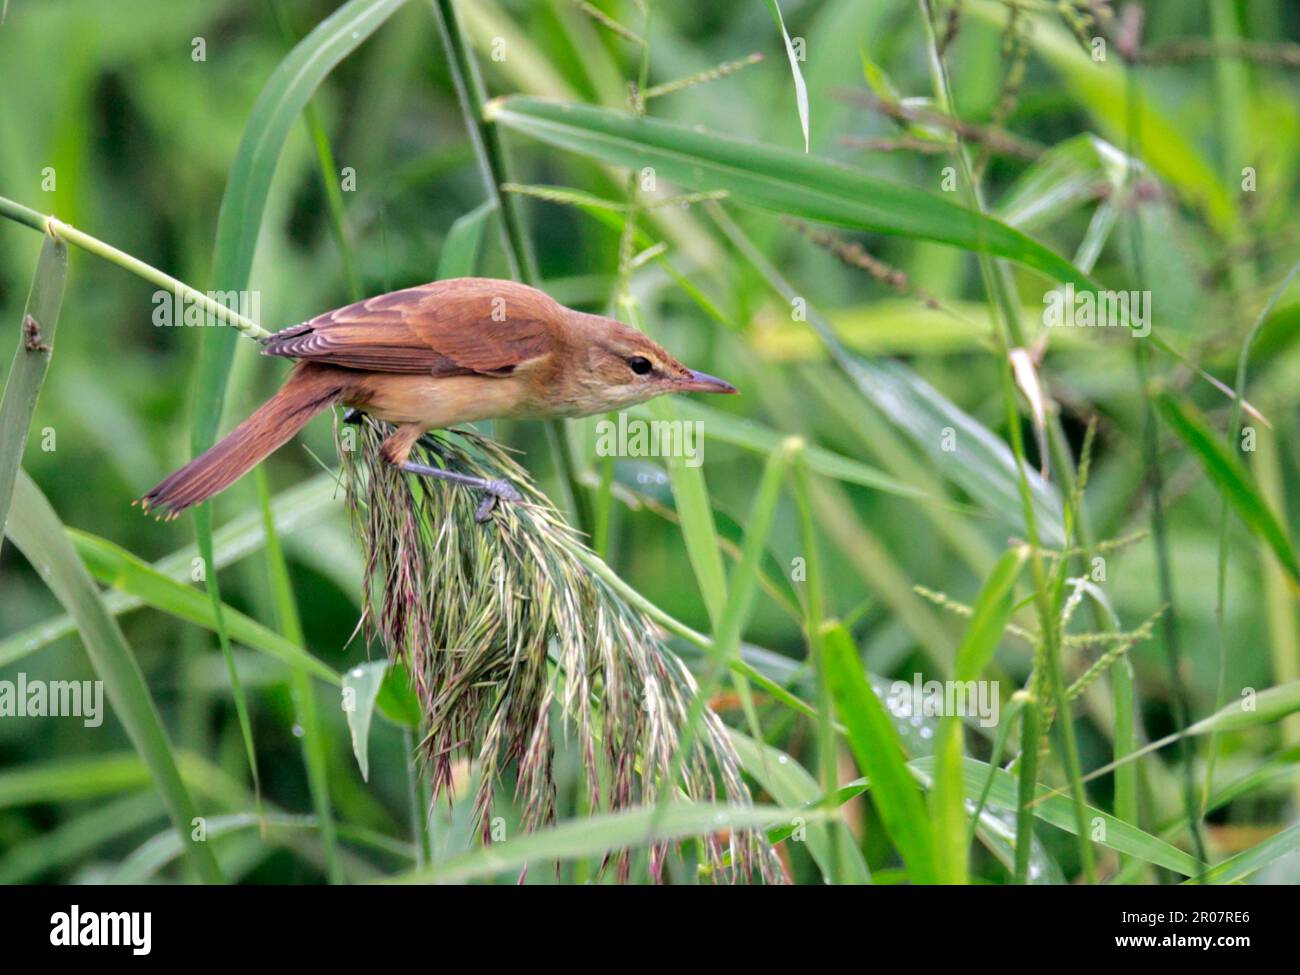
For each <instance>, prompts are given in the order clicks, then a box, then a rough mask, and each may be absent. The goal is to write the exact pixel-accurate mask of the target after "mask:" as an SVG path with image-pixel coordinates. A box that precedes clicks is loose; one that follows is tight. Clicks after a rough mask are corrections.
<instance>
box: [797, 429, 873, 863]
mask: <svg viewBox="0 0 1300 975" xmlns="http://www.w3.org/2000/svg"><path fill="white" fill-rule="evenodd" d="M792 480H793V482H794V496H795V503H796V505H797V507H798V509H799V539H800V543H801V545H802V547H803V554H804V568H805V570H806V571H805V573H804V597H803V605H804V621H803V629H804V640H805V641H806V643H807V646H808V659H809V660H810V661H811V662H812V666H813V671H814V673H815V674H816V678H817V716H816V718H815V721H816V724H817V764H818V765H819V766H820V772H821V787H822V792H823V794H824V795H827V796H831V795H834V794H835V791H836V789H837V788H838V786H839V742H838V739H837V738H836V732H837V730H838V729H837V728H836V727H835V699H834V697H833V696H832V695H831V685H830V678H829V677H828V676H827V672H826V640H825V633H824V631H823V623H824V620H825V618H826V590H825V588H824V586H823V583H822V568H821V552H820V548H819V546H818V543H817V526H816V518H815V515H814V513H813V500H812V489H811V486H810V482H809V478H808V465H807V463H806V462H805V457H804V453H803V450H802V447H801V449H800V451H799V454H798V455H797V456H796V457H795V463H794V471H793V478H792ZM828 833H829V840H830V846H831V850H830V859H831V872H830V873H829V874H826V873H825V869H824V868H823V874H824V876H825V879H826V882H827V883H831V884H842V883H844V882H845V880H846V874H845V867H846V866H852V860H853V857H854V856H860V855H861V854H860V851H859V850H858V849H857V843H856V842H855V841H854V838H853V836H852V834H851V833H849V832H848V830H847V829H844V828H843V826H842V824H841V823H839V822H833V823H831V824H830V826H829V828H828ZM850 849H851V850H852V854H850V855H849V860H848V861H847V862H846V860H845V855H846V851H847V850H850ZM848 879H851V878H848Z"/></svg>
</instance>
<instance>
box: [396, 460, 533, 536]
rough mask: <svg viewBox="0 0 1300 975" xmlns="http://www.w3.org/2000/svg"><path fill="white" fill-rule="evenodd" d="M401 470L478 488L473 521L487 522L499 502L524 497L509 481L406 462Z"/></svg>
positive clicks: (518, 499)
mask: <svg viewBox="0 0 1300 975" xmlns="http://www.w3.org/2000/svg"><path fill="white" fill-rule="evenodd" d="M399 466H400V467H401V469H402V470H404V471H406V472H408V473H410V474H419V475H420V476H421V477H432V478H436V479H437V480H440V481H450V482H451V483H453V484H463V485H465V486H466V487H472V488H478V489H479V490H480V491H482V492H483V501H482V502H481V503H480V504H479V506H478V510H477V511H475V512H474V520H475V521H480V522H481V521H487V520H488V516H489V515H490V514H491V513H492V509H493V508H494V507H495V506H496V503H497V501H498V499H499V500H502V501H522V500H524V496H523V495H522V494H520V493H519V491H518V490H517V489H516V488H515V486H514V485H513V484H511V483H510V482H509V481H503V480H499V479H492V480H489V479H488V478H486V477H474V476H473V475H471V474H461V473H459V472H457V471H447V470H443V469H442V468H441V467H427V466H425V465H424V464H416V463H413V462H411V461H407V462H406V463H404V464H401V465H399Z"/></svg>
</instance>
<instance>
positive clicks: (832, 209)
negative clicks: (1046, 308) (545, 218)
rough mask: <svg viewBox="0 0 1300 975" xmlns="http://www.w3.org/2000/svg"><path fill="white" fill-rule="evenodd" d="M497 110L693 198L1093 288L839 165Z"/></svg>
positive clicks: (506, 104) (967, 216)
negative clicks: (959, 253) (983, 256)
mask: <svg viewBox="0 0 1300 975" xmlns="http://www.w3.org/2000/svg"><path fill="white" fill-rule="evenodd" d="M487 108H488V114H489V116H490V117H491V118H492V119H494V120H495V121H496V122H498V123H499V124H501V125H505V126H506V127H508V128H511V129H515V130H517V131H520V132H523V133H526V134H527V135H530V136H532V137H534V138H536V139H539V140H541V141H542V142H545V143H548V144H550V145H554V146H559V147H561V148H564V149H568V150H570V151H572V152H576V153H579V154H581V155H585V156H589V157H592V158H595V159H599V160H600V161H602V162H606V163H610V164H613V165H617V166H628V167H632V168H635V169H637V170H642V169H644V168H646V167H651V168H653V169H654V171H655V173H656V175H657V176H658V177H659V178H660V179H665V180H669V181H670V182H673V183H676V184H678V185H680V186H683V187H686V188H688V189H691V190H696V191H699V192H713V191H718V190H722V191H726V192H727V193H728V194H729V196H730V197H731V198H732V199H734V200H736V201H737V202H740V203H745V204H749V205H752V206H758V207H762V208H764V209H769V210H775V211H777V212H779V213H784V214H788V215H790V216H797V217H803V218H805V219H808V220H818V221H822V222H825V223H830V224H835V225H837V226H842V227H852V228H854V229H857V230H867V231H871V232H873V233H883V234H893V235H897V236H901V237H910V238H915V239H919V240H930V241H934V242H936V243H942V244H950V245H953V246H955V247H961V248H965V249H967V250H983V249H987V250H988V251H989V252H990V253H992V254H995V255H997V256H999V257H1005V258H1008V259H1010V260H1013V261H1017V262H1019V263H1021V264H1023V265H1025V266H1026V267H1030V268H1034V269H1035V270H1038V271H1041V272H1042V273H1044V274H1046V275H1048V276H1049V277H1052V278H1056V279H1058V280H1061V281H1074V282H1075V283H1076V284H1081V285H1084V286H1085V287H1086V286H1087V285H1086V284H1085V282H1086V281H1087V277H1086V275H1083V274H1082V273H1081V272H1079V271H1078V269H1077V268H1075V267H1074V266H1073V265H1072V264H1071V263H1070V262H1069V261H1067V260H1066V259H1065V258H1063V257H1061V256H1060V255H1059V254H1055V253H1053V252H1052V251H1050V250H1049V249H1048V248H1046V247H1044V246H1043V245H1042V244H1039V243H1038V242H1036V241H1034V240H1032V239H1031V238H1029V237H1027V236H1025V235H1024V234H1023V233H1021V232H1020V231H1018V230H1015V229H1013V228H1011V227H1008V226H1007V225H1006V224H1004V223H1001V222H999V221H997V220H994V219H993V218H991V217H987V216H984V215H982V214H978V213H974V212H972V211H970V210H967V209H966V208H964V207H961V206H958V205H957V204H955V203H952V202H951V201H949V200H946V199H944V198H942V197H940V196H936V195H934V194H931V193H927V192H925V191H923V190H918V189H915V188H913V187H910V186H905V185H901V184H897V183H891V182H888V181H886V180H882V179H880V178H878V177H876V176H872V175H871V174H869V173H866V172H864V171H862V170H857V169H853V168H850V167H848V166H844V165H841V164H839V163H835V162H831V161H829V160H825V159H820V158H816V157H811V156H805V155H804V154H802V153H799V152H794V151H791V150H788V149H781V148H777V147H774V146H768V145H763V144H760V143H755V142H750V141H748V140H744V139H738V138H735V137H732V136H727V135H722V134H720V133H717V132H701V131H696V130H695V129H693V128H691V127H689V126H686V125H680V124H677V123H673V122H664V121H659V120H657V119H637V118H634V117H632V116H629V115H627V114H625V113H621V112H612V111H609V110H607V109H602V108H596V107H594V106H590V105H578V104H568V103H563V102H555V101H548V100H545V99H539V98H530V97H527V96H512V97H509V98H501V99H497V100H496V101H493V102H491V103H489V105H488V106H487Z"/></svg>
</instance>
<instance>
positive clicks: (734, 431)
mask: <svg viewBox="0 0 1300 975" xmlns="http://www.w3.org/2000/svg"><path fill="white" fill-rule="evenodd" d="M629 412H630V413H632V414H633V415H634V416H646V417H649V416H650V415H651V414H650V411H649V408H648V407H647V406H638V407H634V408H633V409H632V410H630V411H629ZM677 415H678V416H679V417H681V418H682V419H684V420H687V421H688V422H689V421H694V420H699V421H702V422H703V423H704V436H705V437H706V438H707V439H709V440H716V441H718V442H719V443H725V444H730V445H731V446H733V447H740V448H742V449H744V450H748V451H750V452H752V453H755V454H762V455H764V456H766V455H767V454H770V453H772V452H773V451H775V450H779V449H780V448H781V444H782V443H783V442H784V441H785V440H786V434H784V433H781V432H780V431H777V430H773V429H771V428H770V427H766V426H764V425H763V424H761V423H755V422H754V421H753V420H747V419H745V418H744V417H739V416H733V415H732V414H730V413H724V412H723V411H722V410H719V409H715V408H714V407H711V406H702V405H700V404H699V403H693V402H690V401H688V400H682V401H681V402H679V403H678V404H677ZM803 453H804V459H805V461H806V462H807V464H808V469H809V470H810V471H812V472H814V473H816V474H821V475H823V476H825V477H830V478H834V479H835V480H837V481H843V482H845V483H846V484H859V485H861V486H862V487H868V488H873V489H875V490H877V491H884V492H886V493H887V494H896V495H898V496H899V497H904V498H917V499H928V500H931V501H934V502H936V503H946V502H944V501H943V499H942V498H935V497H932V496H930V495H928V494H926V492H924V491H922V490H921V489H919V488H914V487H912V486H910V485H908V484H905V483H903V482H902V481H900V480H898V479H897V478H894V477H891V476H889V475H888V474H886V473H885V472H884V471H882V470H880V469H879V468H876V467H872V466H871V465H870V464H864V463H862V462H861V461H859V460H855V459H854V458H852V457H846V456H845V455H843V454H837V453H835V452H834V451H832V450H827V449H825V448H824V447H817V446H813V445H806V446H805V447H804V448H803Z"/></svg>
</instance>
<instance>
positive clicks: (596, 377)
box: [566, 312, 737, 416]
mask: <svg viewBox="0 0 1300 975" xmlns="http://www.w3.org/2000/svg"><path fill="white" fill-rule="evenodd" d="M570 315H572V316H573V317H572V318H571V319H570V322H571V324H572V326H573V327H572V329H571V331H570V334H575V335H576V336H577V338H578V341H577V342H575V344H574V352H575V353H576V354H575V355H574V356H573V358H574V360H576V362H575V364H576V366H577V368H576V369H573V370H571V371H569V375H568V376H566V379H567V380H568V382H567V385H568V387H569V388H568V389H567V391H566V394H567V395H566V399H568V400H569V401H570V402H571V403H572V404H573V408H574V409H573V412H572V414H571V415H574V416H585V415H588V414H591V413H604V412H607V411H609V410H617V409H622V408H624V407H628V406H634V405H636V404H637V403H644V402H645V401H646V400H648V399H653V398H654V397H656V396H662V395H664V394H665V393H735V392H737V390H736V387H735V386H733V385H731V383H729V382H726V381H724V380H722V379H719V378H717V377H716V376H710V375H708V374H707V373H703V372H696V371H695V370H694V369H688V368H686V366H684V365H682V364H681V363H680V362H678V361H677V360H676V359H674V358H673V357H672V356H671V355H669V354H668V352H667V351H666V350H665V349H664V348H663V346H661V345H659V343H657V342H654V341H652V340H651V339H649V338H647V337H646V336H645V334H643V333H642V332H640V331H638V330H637V329H635V328H632V327H631V326H630V325H624V324H623V323H622V322H620V321H617V320H616V319H612V318H604V317H602V316H600V315H587V314H583V313H581V312H570Z"/></svg>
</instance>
